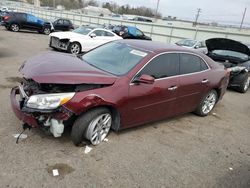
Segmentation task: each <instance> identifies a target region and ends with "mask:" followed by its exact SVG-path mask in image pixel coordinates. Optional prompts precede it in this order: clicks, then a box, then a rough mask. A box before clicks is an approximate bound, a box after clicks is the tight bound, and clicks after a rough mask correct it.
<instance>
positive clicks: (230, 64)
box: [206, 38, 250, 93]
mask: <svg viewBox="0 0 250 188" xmlns="http://www.w3.org/2000/svg"><path fill="white" fill-rule="evenodd" d="M206 45H207V48H208V54H207V55H208V56H209V57H211V58H212V59H213V60H215V61H217V62H219V63H222V64H223V65H224V66H225V67H226V68H228V69H229V70H230V71H231V74H230V81H229V87H231V88H234V89H236V90H237V91H239V92H241V93H245V92H247V90H248V88H249V83H250V77H249V76H250V74H249V71H250V49H249V48H248V46H246V45H244V44H242V43H240V42H238V41H234V40H231V39H226V38H213V39H208V40H206Z"/></svg>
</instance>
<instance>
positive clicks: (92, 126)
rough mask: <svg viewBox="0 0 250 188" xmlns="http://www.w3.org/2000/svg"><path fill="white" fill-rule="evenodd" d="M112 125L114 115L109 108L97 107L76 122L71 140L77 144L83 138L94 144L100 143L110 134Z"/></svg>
mask: <svg viewBox="0 0 250 188" xmlns="http://www.w3.org/2000/svg"><path fill="white" fill-rule="evenodd" d="M111 125H112V115H111V112H110V111H109V110H108V109H107V108H103V107H102V108H96V109H93V110H90V111H88V112H86V113H85V114H83V115H81V116H80V117H79V118H78V119H77V120H76V121H75V123H74V125H73V127H72V131H71V140H72V142H73V143H74V144H75V145H76V146H77V145H79V144H80V143H81V142H82V141H83V139H84V138H85V139H87V140H89V141H90V142H91V144H93V145H98V144H100V143H101V142H102V141H103V140H104V139H105V138H106V137H107V135H108V133H109V131H110V128H111Z"/></svg>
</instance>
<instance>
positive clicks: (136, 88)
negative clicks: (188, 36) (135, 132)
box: [126, 53, 179, 127]
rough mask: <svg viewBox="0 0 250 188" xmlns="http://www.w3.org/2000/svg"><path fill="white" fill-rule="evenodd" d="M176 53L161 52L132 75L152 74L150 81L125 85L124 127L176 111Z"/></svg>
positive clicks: (177, 61) (177, 84)
mask: <svg viewBox="0 0 250 188" xmlns="http://www.w3.org/2000/svg"><path fill="white" fill-rule="evenodd" d="M178 73H179V56H178V54H175V53H173V54H162V55H159V56H157V57H155V58H154V59H153V60H152V61H151V62H149V63H148V64H147V65H146V66H145V67H144V68H143V69H142V70H141V71H139V73H138V74H137V75H136V76H135V79H136V78H137V77H140V76H141V75H143V74H146V75H151V76H153V77H154V78H155V82H154V83H153V84H143V83H140V84H136V83H133V81H132V83H131V84H130V87H129V101H130V102H129V104H128V109H129V115H128V116H127V117H126V119H127V121H128V124H129V125H128V127H130V126H134V125H138V124H143V123H146V122H151V121H155V120H160V119H164V118H166V117H169V116H173V115H174V114H175V113H176V112H175V109H176V97H177V90H178V86H179V83H178V82H179V80H178V76H176V75H178Z"/></svg>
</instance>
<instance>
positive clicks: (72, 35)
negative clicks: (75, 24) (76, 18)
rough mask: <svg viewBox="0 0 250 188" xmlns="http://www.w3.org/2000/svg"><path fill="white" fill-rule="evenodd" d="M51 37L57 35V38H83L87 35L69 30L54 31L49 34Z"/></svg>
mask: <svg viewBox="0 0 250 188" xmlns="http://www.w3.org/2000/svg"><path fill="white" fill-rule="evenodd" d="M50 36H51V37H57V38H59V39H65V38H67V39H70V38H83V37H87V35H83V34H79V33H75V32H71V31H65V32H55V33H51V34H50Z"/></svg>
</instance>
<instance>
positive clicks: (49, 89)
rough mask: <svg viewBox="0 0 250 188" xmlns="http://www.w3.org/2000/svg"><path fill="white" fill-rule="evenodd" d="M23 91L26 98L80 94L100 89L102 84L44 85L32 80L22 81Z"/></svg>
mask: <svg viewBox="0 0 250 188" xmlns="http://www.w3.org/2000/svg"><path fill="white" fill-rule="evenodd" d="M22 86H23V90H24V91H25V93H26V94H27V95H28V96H31V95H34V94H46V93H66V92H81V91H87V90H91V89H98V88H102V87H104V86H106V85H103V84H47V83H46V84H44V83H37V82H35V81H34V80H32V79H25V78H24V79H23V82H22Z"/></svg>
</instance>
